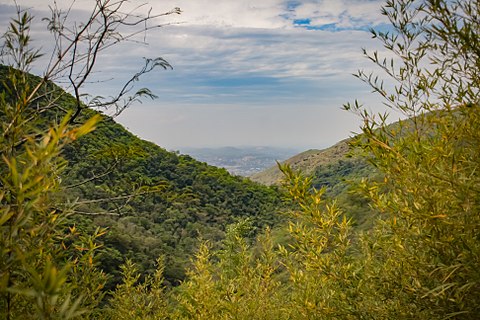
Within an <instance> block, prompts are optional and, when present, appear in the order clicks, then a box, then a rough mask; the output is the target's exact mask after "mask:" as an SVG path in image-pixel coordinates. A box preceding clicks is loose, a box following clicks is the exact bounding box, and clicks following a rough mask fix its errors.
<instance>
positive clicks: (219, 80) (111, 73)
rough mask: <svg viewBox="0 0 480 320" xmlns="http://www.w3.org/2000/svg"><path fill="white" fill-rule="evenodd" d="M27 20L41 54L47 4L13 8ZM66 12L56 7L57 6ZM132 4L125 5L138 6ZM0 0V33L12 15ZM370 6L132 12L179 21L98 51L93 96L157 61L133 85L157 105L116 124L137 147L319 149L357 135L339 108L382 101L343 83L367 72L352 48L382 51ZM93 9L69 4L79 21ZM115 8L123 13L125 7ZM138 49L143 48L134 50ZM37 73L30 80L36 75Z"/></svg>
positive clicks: (377, 4)
mask: <svg viewBox="0 0 480 320" xmlns="http://www.w3.org/2000/svg"><path fill="white" fill-rule="evenodd" d="M17 3H18V4H19V5H20V6H22V8H28V9H30V10H31V12H32V13H33V15H34V16H35V20H34V28H33V29H32V39H34V42H33V43H34V45H38V46H40V47H42V50H44V51H47V52H48V48H51V37H50V36H49V35H48V33H47V32H46V31H45V30H46V24H45V22H44V21H42V19H41V18H42V17H46V16H49V11H48V10H49V9H48V5H49V4H52V3H53V2H51V1H49V0H42V1H38V0H17ZM71 3H72V2H71V1H68V0H59V1H57V4H58V5H59V6H67V5H70V4H71ZM143 3H144V2H140V1H137V0H131V1H130V2H129V3H128V4H127V5H129V6H131V7H133V6H138V5H139V4H143ZM13 4H14V3H13V0H0V19H1V21H2V23H1V24H0V26H1V27H2V30H5V24H6V22H7V21H8V17H11V16H12V13H13V12H14V7H13ZM382 4H383V1H378V0H261V1H260V0H257V1H250V0H215V1H214V0H162V1H158V0H157V1H150V3H148V4H147V5H145V6H141V7H140V8H138V11H137V12H138V13H142V12H144V13H146V12H147V11H148V10H149V8H151V9H152V12H153V13H162V12H167V11H169V10H171V9H173V8H175V7H179V8H180V9H181V10H182V14H180V15H168V16H164V17H162V18H161V20H159V21H158V23H160V24H165V26H163V27H162V28H157V29H154V30H150V32H149V33H148V34H147V35H146V37H145V35H142V38H141V39H139V40H138V41H136V42H127V43H124V44H121V45H119V46H118V47H116V48H111V49H109V50H106V51H104V52H103V53H102V56H101V58H100V60H99V61H98V68H97V69H96V70H95V74H94V81H93V83H91V84H89V85H88V86H87V87H86V91H87V92H88V93H90V94H92V95H104V96H105V95H109V94H113V92H115V91H116V90H119V88H120V87H121V84H122V81H125V80H126V79H128V76H129V75H131V74H133V73H135V72H136V71H137V70H138V69H139V68H140V67H141V66H142V64H143V60H142V57H147V58H153V57H162V58H164V59H166V60H167V61H168V62H169V63H170V64H171V65H172V66H173V70H163V69H158V70H157V71H155V72H152V73H150V74H148V75H146V76H145V77H144V78H142V79H141V80H140V82H139V83H138V85H139V86H141V87H148V88H150V89H151V90H152V92H153V93H154V94H156V95H157V96H158V99H156V100H153V101H148V100H145V101H144V102H143V103H142V104H137V105H134V106H132V107H131V108H130V109H127V110H126V111H125V112H124V113H123V114H122V115H120V116H119V117H118V118H116V120H117V121H118V122H120V123H121V124H123V125H124V126H125V127H127V128H128V129H129V130H130V131H132V132H133V133H134V134H136V135H138V136H140V137H141V138H144V139H147V140H150V141H153V142H155V143H157V144H158V145H160V146H162V147H164V148H167V149H169V150H179V149H181V148H183V147H219V146H278V147H280V146H281V147H295V148H297V149H302V148H304V149H308V148H324V147H327V146H330V145H333V144H334V143H336V142H338V141H339V140H342V139H345V138H348V137H349V136H351V135H352V134H353V133H354V132H358V131H359V126H360V124H361V121H360V118H359V117H358V116H357V115H354V114H351V113H349V112H346V111H343V110H342V105H343V104H344V103H346V102H352V101H354V100H355V99H358V100H359V101H361V102H363V103H364V104H365V105H367V106H368V107H369V108H371V109H373V110H381V108H382V107H381V102H380V101H379V99H378V97H376V96H375V95H374V94H372V93H371V90H370V88H369V87H368V86H366V85H365V84H364V83H362V82H361V81H360V80H358V79H357V78H355V77H354V76H352V74H353V73H356V72H357V70H359V69H362V70H366V71H370V70H371V71H375V68H374V66H373V65H372V64H371V63H369V61H368V60H367V59H366V58H365V57H364V56H363V54H362V48H366V49H368V50H370V51H373V50H377V51H382V50H383V49H382V47H381V46H380V43H379V42H378V41H376V40H375V39H372V37H371V34H370V32H369V29H370V28H385V27H386V21H385V18H384V17H382V15H381V14H380V9H381V5H382ZM92 5H93V0H77V1H76V2H74V3H73V9H72V11H71V14H70V18H71V19H72V20H75V21H81V20H82V18H84V17H85V15H86V14H87V13H88V12H89V10H91V8H92ZM125 9H126V10H127V9H129V8H125ZM140 42H145V43H140ZM39 72H40V71H39Z"/></svg>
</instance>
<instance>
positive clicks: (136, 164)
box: [0, 67, 282, 288]
mask: <svg viewBox="0 0 480 320" xmlns="http://www.w3.org/2000/svg"><path fill="white" fill-rule="evenodd" d="M7 71H8V70H7V68H5V67H2V68H0V78H3V77H4V75H5V73H6V72H7ZM31 81H32V83H36V82H37V81H38V78H36V77H33V76H32V77H31ZM48 86H49V88H48V90H46V91H52V92H53V91H55V92H56V93H57V94H58V95H59V96H60V98H59V99H58V100H57V104H58V107H56V108H52V109H49V110H48V111H47V112H45V113H42V114H41V115H40V116H39V115H36V114H34V115H35V116H37V117H38V119H37V121H35V122H32V123H34V126H37V127H38V126H40V127H44V126H46V125H49V124H52V123H55V122H57V121H58V119H61V118H62V117H63V116H64V115H65V114H66V112H68V111H69V110H71V109H73V108H74V107H73V106H74V103H75V101H74V99H73V97H72V96H70V95H68V94H66V93H65V92H62V90H61V89H60V88H58V87H57V86H55V85H54V84H51V83H50V84H49V85H48ZM0 91H3V90H2V87H0ZM40 103H42V102H40ZM96 114H98V112H96V111H93V110H90V109H84V110H83V111H82V115H81V117H80V118H78V119H77V122H79V123H81V122H84V121H86V119H88V118H90V117H92V116H94V115H96ZM33 130H36V129H35V128H33ZM63 157H64V158H65V159H66V160H67V161H68V165H67V167H66V169H65V170H64V171H63V174H62V177H61V179H62V185H63V188H64V191H65V192H63V193H62V198H63V199H62V202H63V203H66V204H69V203H72V204H74V207H75V213H76V214H74V215H73V216H72V217H71V220H72V223H75V224H76V225H77V226H79V228H80V229H82V230H85V231H87V232H90V233H91V232H93V230H94V229H95V228H96V227H97V226H102V227H106V228H108V230H109V231H108V233H107V234H106V235H105V236H104V237H103V238H102V241H103V249H102V251H103V255H102V257H101V260H102V265H101V267H102V269H103V270H104V271H105V272H107V274H109V275H110V280H111V281H110V286H109V288H112V286H113V285H114V284H115V283H116V282H117V281H118V279H119V278H118V277H119V267H120V265H121V264H123V263H124V262H125V260H126V259H127V258H129V259H132V260H133V261H134V262H136V263H137V264H138V265H139V267H140V271H141V272H147V273H149V272H151V271H153V270H154V268H155V266H154V263H155V260H156V259H157V258H158V257H159V256H164V257H165V264H166V266H165V277H166V279H167V280H168V281H169V282H170V283H171V284H176V283H178V282H179V281H180V280H182V279H183V278H184V276H185V271H184V270H185V268H186V267H187V266H188V265H189V263H190V258H191V256H192V254H193V252H194V251H195V250H196V249H197V246H198V240H199V239H203V240H209V241H211V243H212V244H215V243H216V242H218V241H219V240H220V239H222V238H223V237H224V231H225V227H226V226H227V225H229V224H231V223H233V222H235V221H237V220H239V219H250V220H251V222H252V225H253V226H254V227H255V228H257V231H260V230H261V229H262V228H263V227H265V226H266V225H274V224H276V223H277V222H278V221H279V214H278V212H279V211H280V207H281V206H282V201H281V199H280V195H279V192H278V191H277V190H276V189H275V188H269V187H265V186H263V185H260V184H258V183H254V182H252V181H250V180H248V179H246V178H242V177H235V176H232V175H230V174H229V173H228V172H227V171H226V170H225V169H220V168H216V167H213V166H209V165H207V164H206V163H202V162H199V161H196V160H194V159H193V158H191V157H190V156H187V155H178V154H176V153H174V152H168V151H166V150H165V149H163V148H161V147H159V146H157V145H155V144H153V143H151V142H148V141H144V140H142V139H140V138H138V137H136V136H134V135H133V134H131V133H130V132H128V131H127V130H126V129H125V128H123V127H122V126H121V125H120V124H118V123H116V122H115V121H114V120H112V119H111V118H110V117H108V116H105V115H102V116H101V121H100V123H99V124H98V125H97V128H96V130H95V131H93V132H91V133H89V134H87V135H86V136H84V137H82V138H81V139H79V140H78V141H75V142H74V143H73V144H71V145H68V146H67V147H66V148H65V149H64V150H63ZM255 232H256V231H254V233H255ZM252 236H253V234H252Z"/></svg>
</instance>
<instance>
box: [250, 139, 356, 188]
mask: <svg viewBox="0 0 480 320" xmlns="http://www.w3.org/2000/svg"><path fill="white" fill-rule="evenodd" d="M347 141H348V140H342V141H340V142H338V143H337V144H335V145H334V146H332V147H329V148H327V149H323V150H317V149H311V150H307V151H305V152H302V153H299V154H297V155H295V156H293V157H291V158H289V159H287V160H285V161H284V162H283V163H285V164H289V165H290V166H291V167H292V169H294V170H300V171H302V172H303V173H304V174H305V175H312V174H314V173H315V170H316V169H317V168H318V167H320V166H326V165H331V164H334V163H337V162H339V161H340V160H345V159H346V156H347V154H348V152H349V147H348V143H347ZM251 179H252V180H253V181H256V182H258V183H262V184H265V185H275V184H278V183H279V181H280V180H281V179H282V172H280V170H279V169H278V166H276V165H275V166H272V167H270V168H269V169H267V170H265V171H262V172H259V173H257V174H255V175H253V176H251Z"/></svg>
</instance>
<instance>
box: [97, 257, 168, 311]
mask: <svg viewBox="0 0 480 320" xmlns="http://www.w3.org/2000/svg"><path fill="white" fill-rule="evenodd" d="M122 278H123V283H122V284H120V285H118V286H117V288H116V289H115V291H114V292H113V296H112V298H111V299H110V301H109V306H108V309H107V311H106V312H105V313H103V315H102V318H103V317H105V319H132V320H133V319H138V320H143V319H148V320H150V319H165V318H166V315H167V304H166V300H165V295H164V292H163V291H164V290H163V260H162V259H157V270H156V271H155V273H154V275H153V276H147V277H146V278H145V280H144V281H143V282H141V283H138V282H139V278H140V274H139V273H138V270H137V268H136V267H135V265H134V264H133V263H132V262H131V261H130V260H127V262H126V263H125V264H124V265H123V266H122Z"/></svg>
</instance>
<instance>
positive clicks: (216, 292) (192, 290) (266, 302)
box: [175, 222, 288, 319]
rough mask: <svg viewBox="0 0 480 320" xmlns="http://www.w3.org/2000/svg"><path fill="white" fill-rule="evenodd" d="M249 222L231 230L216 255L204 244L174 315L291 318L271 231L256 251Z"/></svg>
mask: <svg viewBox="0 0 480 320" xmlns="http://www.w3.org/2000/svg"><path fill="white" fill-rule="evenodd" d="M249 228H250V227H249V226H248V223H247V222H240V223H237V224H234V225H231V226H230V227H229V228H228V231H227V235H226V238H225V240H224V241H223V248H222V249H221V250H220V251H219V252H218V253H217V254H215V255H213V254H212V253H211V250H210V249H209V246H208V243H203V244H202V245H201V246H200V249H199V251H198V253H197V255H196V257H195V261H194V265H193V268H192V269H191V270H190V271H189V273H188V276H189V277H188V280H187V281H186V282H185V283H183V284H182V285H181V286H180V287H179V288H178V291H177V292H175V293H176V295H175V297H176V300H177V301H178V307H177V312H176V313H175V318H176V319H287V318H288V317H287V312H286V309H285V304H284V302H283V301H282V297H283V296H282V293H283V292H284V290H283V289H282V288H281V286H280V282H279V281H278V280H277V279H276V274H277V272H278V269H279V264H278V261H277V258H276V255H275V252H274V248H273V244H272V241H271V238H270V234H269V232H268V231H267V233H266V234H265V235H264V236H263V237H262V238H261V239H259V241H261V246H259V247H257V250H256V251H253V250H252V248H251V246H249V245H248V244H247V240H246V239H248V238H245V231H248V230H249Z"/></svg>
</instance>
